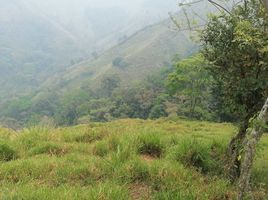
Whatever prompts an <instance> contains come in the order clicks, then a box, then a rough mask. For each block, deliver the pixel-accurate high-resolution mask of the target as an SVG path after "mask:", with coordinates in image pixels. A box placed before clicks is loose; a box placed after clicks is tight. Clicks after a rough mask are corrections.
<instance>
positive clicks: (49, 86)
mask: <svg viewBox="0 0 268 200" xmlns="http://www.w3.org/2000/svg"><path fill="white" fill-rule="evenodd" d="M170 26H172V24H171V22H170V20H165V21H163V22H161V23H158V24H155V25H151V26H148V27H146V28H144V29H143V30H141V31H138V32H137V33H135V34H134V35H132V36H131V37H130V38H128V39H126V40H125V41H123V42H121V43H120V44H119V45H117V46H115V47H113V48H111V49H110V50H108V51H106V52H105V53H103V54H102V55H99V56H96V58H95V59H94V60H90V61H88V62H83V63H81V64H78V65H74V66H72V67H70V68H68V69H67V70H65V72H63V73H58V74H56V75H55V76H53V77H51V78H50V79H48V80H47V81H46V82H45V83H44V84H43V85H42V87H41V91H45V90H50V91H53V90H54V91H58V92H59V91H64V90H69V89H75V88H80V87H82V86H84V85H90V86H91V87H96V86H97V85H98V83H99V80H100V79H101V77H103V76H105V75H107V74H117V75H118V76H119V77H120V78H121V80H122V82H123V84H130V83H132V82H133V81H137V80H141V79H143V78H145V77H146V76H148V75H149V74H150V73H153V72H154V71H157V70H159V69H161V68H164V67H165V66H166V67H167V65H170V63H171V60H172V58H173V57H174V55H175V54H179V55H180V56H181V57H186V56H188V55H190V54H192V53H193V52H196V51H197V49H198V46H197V45H196V44H194V43H193V42H192V41H191V40H190V39H189V35H188V33H186V32H176V31H174V30H172V29H171V28H170Z"/></svg>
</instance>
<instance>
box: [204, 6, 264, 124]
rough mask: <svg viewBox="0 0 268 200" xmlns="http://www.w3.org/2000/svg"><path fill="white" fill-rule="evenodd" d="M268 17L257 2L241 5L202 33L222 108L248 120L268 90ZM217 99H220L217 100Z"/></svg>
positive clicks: (214, 20)
mask: <svg viewBox="0 0 268 200" xmlns="http://www.w3.org/2000/svg"><path fill="white" fill-rule="evenodd" d="M267 21H268V20H267V15H265V13H264V9H263V8H262V5H261V3H260V2H258V1H248V3H247V6H246V7H244V6H241V5H238V6H236V7H235V8H234V9H233V10H232V15H228V14H223V15H221V16H213V17H211V19H210V21H209V23H208V25H207V27H206V28H205V30H204V31H203V33H202V38H201V40H202V42H203V47H204V48H203V51H202V53H203V55H204V57H205V59H206V60H207V61H209V62H210V63H211V64H212V65H209V66H208V71H209V72H210V74H211V75H212V76H213V77H214V80H215V82H216V84H215V85H216V86H217V88H216V90H217V89H221V92H220V93H215V95H220V98H218V100H220V102H221V104H222V102H223V103H224V105H223V106H221V107H224V106H225V107H227V108H228V109H229V110H230V112H231V113H233V114H237V115H238V116H239V118H240V120H244V119H245V120H246V121H248V120H249V118H250V117H252V116H253V115H254V114H255V113H256V112H257V111H258V110H260V108H261V106H262V104H263V102H264V99H265V98H266V92H267V88H268V82H267V77H268V67H267V66H268V59H267V58H268V56H267V51H266V50H265V49H267V45H268V43H267V41H268V40H267V38H268V34H267V31H266V28H267V26H268V24H267ZM216 100H217V99H216Z"/></svg>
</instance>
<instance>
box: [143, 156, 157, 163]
mask: <svg viewBox="0 0 268 200" xmlns="http://www.w3.org/2000/svg"><path fill="white" fill-rule="evenodd" d="M140 158H141V160H143V161H145V162H146V163H148V164H151V163H152V162H153V161H155V160H156V159H157V158H156V157H153V156H151V155H148V154H143V155H141V156H140Z"/></svg>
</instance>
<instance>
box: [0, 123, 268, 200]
mask: <svg viewBox="0 0 268 200" xmlns="http://www.w3.org/2000/svg"><path fill="white" fill-rule="evenodd" d="M235 131H236V128H235V127H234V126H232V125H231V124H217V123H208V122H198V121H186V120H182V119H178V118H173V119H171V118H170V119H161V120H154V121H151V120H147V121H143V120H119V121H114V122H110V123H90V124H88V125H79V126H75V127H69V128H57V129H53V128H49V127H33V128H30V129H24V130H22V131H19V132H13V131H10V130H7V129H1V131H0V155H1V156H0V160H1V161H0V162H1V166H0V177H1V182H0V198H1V199H29V200H31V199H40V200H45V199H46V200H48V199H49V200H51V199H55V200H56V199H57V200H58V199H64V200H65V199H96V200H97V199H107V200H112V199H122V200H126V199H159V200H160V199H161V200H164V199H166V200H169V199H174V200H176V199H177V200H190V199H193V200H194V199H201V200H208V199H211V200H212V199H235V187H233V186H232V184H230V183H229V181H228V179H226V178H224V175H223V168H224V165H223V157H224V152H225V147H226V145H227V143H228V138H229V137H230V136H231V134H232V133H235ZM267 145H268V143H267V137H265V138H264V139H263V141H262V143H261V145H260V147H261V148H262V151H261V152H259V155H258V159H257V160H256V166H255V168H254V176H253V196H254V198H255V199H263V200H264V199H267V192H268V188H267V185H268V182H267V177H266V176H265V174H267V173H268V172H267V169H268V163H267V162H266V161H267V160H268V158H267V155H268V154H267V151H268V149H267Z"/></svg>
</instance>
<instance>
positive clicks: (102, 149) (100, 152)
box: [92, 141, 109, 157]
mask: <svg viewBox="0 0 268 200" xmlns="http://www.w3.org/2000/svg"><path fill="white" fill-rule="evenodd" d="M92 152H93V154H94V155H96V156H100V157H104V156H106V155H107V154H108V152H109V147H108V145H107V142H105V141H99V142H97V143H96V144H95V145H94V147H93V150H92Z"/></svg>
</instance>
